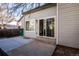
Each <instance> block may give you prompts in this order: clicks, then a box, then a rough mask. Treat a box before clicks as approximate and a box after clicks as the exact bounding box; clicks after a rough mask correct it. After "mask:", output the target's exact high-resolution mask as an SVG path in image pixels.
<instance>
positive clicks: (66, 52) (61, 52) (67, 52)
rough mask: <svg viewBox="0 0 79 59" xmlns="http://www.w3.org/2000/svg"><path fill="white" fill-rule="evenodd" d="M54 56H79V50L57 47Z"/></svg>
mask: <svg viewBox="0 0 79 59" xmlns="http://www.w3.org/2000/svg"><path fill="white" fill-rule="evenodd" d="M52 56H79V49H77V48H72V47H66V46H62V45H57V47H56V49H55V51H54V53H53V55H52Z"/></svg>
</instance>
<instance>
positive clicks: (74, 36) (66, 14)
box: [58, 3, 79, 48]
mask: <svg viewBox="0 0 79 59" xmlns="http://www.w3.org/2000/svg"><path fill="white" fill-rule="evenodd" d="M58 43H59V44H60V45H65V46H69V47H75V48H79V4H75V3H74V4H72V3H62V4H58Z"/></svg>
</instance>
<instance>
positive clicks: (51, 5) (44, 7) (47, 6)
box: [22, 3, 57, 15]
mask: <svg viewBox="0 0 79 59" xmlns="http://www.w3.org/2000/svg"><path fill="white" fill-rule="evenodd" d="M56 5H57V4H56V3H47V4H45V5H43V6H40V7H37V8H34V9H32V10H29V11H27V12H23V13H22V14H23V15H26V14H30V13H34V12H36V11H40V10H43V9H46V8H49V7H53V6H56Z"/></svg>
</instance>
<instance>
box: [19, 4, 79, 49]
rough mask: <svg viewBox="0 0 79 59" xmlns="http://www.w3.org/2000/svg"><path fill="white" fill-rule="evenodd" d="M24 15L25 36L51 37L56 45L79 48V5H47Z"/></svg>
mask: <svg viewBox="0 0 79 59" xmlns="http://www.w3.org/2000/svg"><path fill="white" fill-rule="evenodd" d="M57 7H58V8H57ZM23 15H24V17H23V19H22V20H21V22H22V28H24V36H26V37H33V38H36V37H39V36H43V37H51V38H52V39H56V44H59V45H65V46H69V47H75V48H79V4H71V3H70V4H67V3H62V4H61V3H59V4H58V5H57V4H55V3H52V4H46V5H43V6H40V7H37V8H35V9H32V10H29V11H27V12H24V13H23Z"/></svg>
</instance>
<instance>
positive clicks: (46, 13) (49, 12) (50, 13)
mask: <svg viewBox="0 0 79 59" xmlns="http://www.w3.org/2000/svg"><path fill="white" fill-rule="evenodd" d="M52 17H54V18H55V19H56V6H54V7H50V8H46V9H43V10H40V11H37V12H34V13H31V14H27V15H25V17H24V20H23V21H24V22H23V28H24V36H28V37H36V36H39V21H38V23H36V20H40V19H48V18H52ZM30 20H34V21H35V31H26V29H25V28H26V24H25V23H26V21H30Z"/></svg>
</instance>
